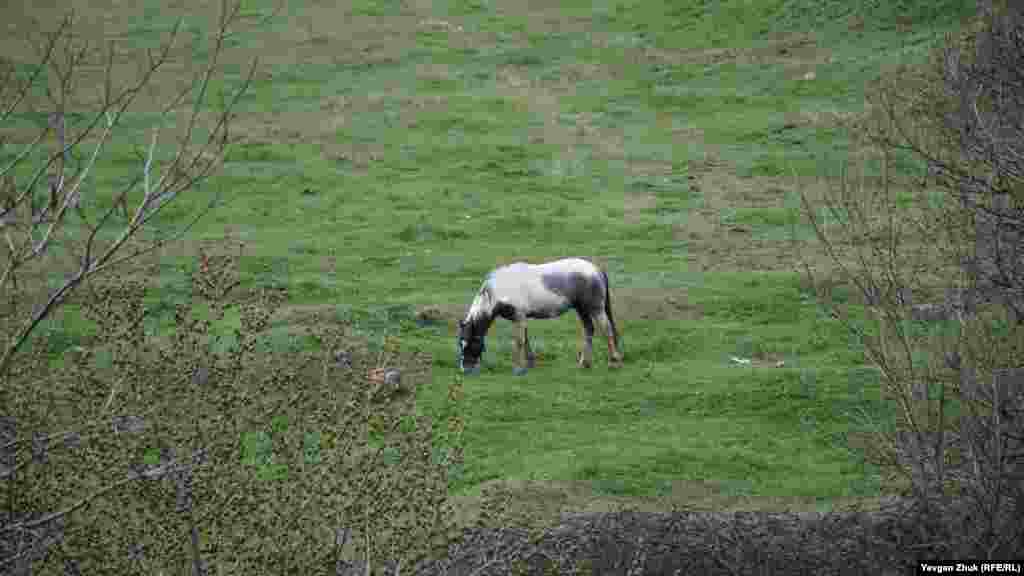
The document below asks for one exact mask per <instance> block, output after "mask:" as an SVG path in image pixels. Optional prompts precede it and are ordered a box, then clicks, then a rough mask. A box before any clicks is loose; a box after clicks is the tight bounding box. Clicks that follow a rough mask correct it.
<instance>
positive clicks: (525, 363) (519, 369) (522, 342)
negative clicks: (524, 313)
mask: <svg viewBox="0 0 1024 576" xmlns="http://www.w3.org/2000/svg"><path fill="white" fill-rule="evenodd" d="M529 350H530V342H529V340H527V337H526V320H525V319H520V320H517V321H516V362H517V363H518V365H517V366H514V367H513V368H512V373H513V374H515V375H516V376H522V375H523V374H526V370H527V368H529V367H531V366H532V363H531V362H530V361H529V359H528V358H529V356H530V352H529Z"/></svg>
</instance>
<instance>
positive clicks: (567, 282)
mask: <svg viewBox="0 0 1024 576" xmlns="http://www.w3.org/2000/svg"><path fill="white" fill-rule="evenodd" d="M540 281H541V283H543V284H544V287H545V288H547V289H548V290H550V291H552V292H554V293H556V294H560V295H562V296H563V297H564V298H565V299H566V300H568V301H569V306H570V307H571V308H575V309H576V311H577V312H579V313H580V315H581V316H587V317H589V316H591V315H592V314H593V313H594V312H595V311H596V310H600V309H601V305H602V304H603V302H602V300H604V299H605V289H604V286H603V285H602V283H601V279H599V278H595V277H593V276H588V275H586V274H581V273H579V272H573V273H571V274H543V275H541V277H540Z"/></svg>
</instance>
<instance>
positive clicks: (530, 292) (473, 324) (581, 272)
mask: <svg viewBox="0 0 1024 576" xmlns="http://www.w3.org/2000/svg"><path fill="white" fill-rule="evenodd" d="M570 308H572V309H575V310H576V313H577V314H578V315H579V317H580V323H581V324H582V327H583V342H582V345H583V349H582V350H581V351H580V352H579V353H578V354H577V362H578V363H579V365H580V366H581V367H584V368H589V367H590V364H591V356H592V353H593V340H594V322H595V321H596V322H597V323H598V324H599V325H600V326H601V330H602V331H603V332H604V333H605V334H606V335H607V337H608V362H609V364H610V365H611V366H613V367H614V366H618V365H620V364H621V363H622V351H621V348H620V345H619V332H618V330H617V329H616V328H615V321H614V320H613V319H612V305H611V295H610V293H609V290H608V275H607V274H605V273H604V271H603V270H601V269H600V268H598V267H597V266H595V265H594V264H593V263H592V262H590V261H588V260H584V259H582V258H566V259H564V260H556V261H554V262H546V263H544V264H527V263H525V262H516V263H514V264H509V265H508V266H503V267H501V268H498V269H497V270H494V271H493V272H491V273H490V274H488V275H487V279H486V280H484V283H483V286H481V287H480V291H479V292H478V293H477V295H476V297H475V298H474V299H473V303H472V304H471V305H470V307H469V311H468V312H467V313H466V317H465V319H463V320H460V321H459V339H458V351H459V368H461V369H462V371H463V372H465V373H475V372H479V370H480V357H481V356H482V355H483V353H484V349H485V347H484V337H485V336H486V335H487V330H488V329H489V328H490V327H491V323H492V322H494V319H495V318H497V317H498V316H500V317H502V318H504V319H506V320H511V321H513V322H515V323H516V324H517V327H518V330H517V332H516V356H517V358H516V361H517V362H518V365H517V366H516V367H515V368H514V369H513V371H512V372H513V374H516V375H521V374H525V373H526V370H527V368H532V367H533V364H534V355H533V351H532V350H530V340H529V338H528V337H527V334H526V319H527V318H557V317H558V316H561V315H562V314H563V313H565V311H566V310H569V309H570Z"/></svg>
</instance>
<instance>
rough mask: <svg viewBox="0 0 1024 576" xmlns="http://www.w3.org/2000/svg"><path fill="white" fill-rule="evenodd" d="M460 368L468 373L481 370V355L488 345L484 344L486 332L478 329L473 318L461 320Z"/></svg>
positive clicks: (459, 342) (459, 339)
mask: <svg viewBox="0 0 1024 576" xmlns="http://www.w3.org/2000/svg"><path fill="white" fill-rule="evenodd" d="M457 345H458V351H459V368H461V369H462V371H463V372H464V373H466V374H476V373H478V372H480V357H481V356H483V354H484V350H486V349H487V347H486V346H485V345H484V334H483V332H482V331H480V330H478V329H477V325H476V323H475V322H473V321H472V320H470V321H466V320H459V336H458V341H457Z"/></svg>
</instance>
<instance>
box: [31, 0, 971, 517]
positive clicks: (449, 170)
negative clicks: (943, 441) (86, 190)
mask: <svg viewBox="0 0 1024 576" xmlns="http://www.w3.org/2000/svg"><path fill="white" fill-rule="evenodd" d="M257 4H259V2H256V3H254V4H253V6H252V7H249V8H251V9H253V10H257V9H258V8H259V7H258V6H257ZM876 4H878V3H869V2H863V3H857V2H839V1H834V2H824V3H823V2H812V1H810V0H776V1H774V2H772V1H766V2H758V3H751V2H742V1H738V0H736V1H731V2H701V1H697V0H691V1H688V2H686V1H673V2H636V1H634V2H610V1H608V2H599V3H596V4H595V3H592V2H569V3H547V4H546V5H545V4H536V6H535V7H534V8H527V7H525V6H526V3H515V2H496V1H450V2H446V3H444V2H443V3H435V4H434V11H433V13H431V12H430V11H429V9H424V8H416V7H414V5H412V4H410V3H404V2H398V1H384V0H375V1H368V0H364V1H360V2H355V3H354V4H352V8H351V9H350V11H349V12H345V11H344V10H343V9H335V8H329V7H322V6H320V7H317V6H310V7H309V9H308V11H307V10H304V9H303V8H301V7H296V6H294V5H290V6H291V7H290V9H289V14H290V16H289V17H280V18H277V19H275V20H273V21H272V22H271V23H270V25H269V29H268V30H265V31H264V33H263V34H262V35H261V36H260V38H261V41H260V43H254V44H248V45H249V46H263V47H264V48H263V52H264V54H262V56H265V61H266V72H267V73H264V74H260V75H259V76H258V77H257V80H256V82H255V84H254V86H253V87H252V90H251V92H250V93H249V94H248V95H247V96H246V98H244V99H243V100H242V108H241V110H240V111H239V112H240V114H239V126H238V132H237V133H238V134H240V135H243V136H245V137H246V138H247V140H246V141H245V142H244V143H242V144H240V145H238V146H236V147H235V148H234V149H233V150H232V151H231V153H230V154H229V155H228V157H227V162H226V164H225V166H224V170H223V172H222V173H221V174H219V175H218V176H217V177H216V178H215V179H214V180H213V181H211V182H209V183H208V184H206V185H205V189H206V190H219V191H220V192H221V193H222V194H223V195H224V196H225V198H227V200H228V201H227V203H226V204H225V205H223V206H221V207H220V208H218V210H217V212H216V213H215V214H214V215H213V216H211V217H210V218H207V219H205V220H203V221H202V222H201V223H200V224H199V226H198V227H197V228H196V229H195V231H194V235H193V239H203V238H214V237H217V236H218V235H220V234H222V233H223V232H224V229H225V227H226V226H228V225H230V226H231V228H232V229H233V230H234V232H235V233H236V234H237V235H238V236H240V237H242V238H244V239H245V241H246V242H247V248H246V254H247V258H246V259H245V260H244V261H243V273H244V277H245V279H246V281H248V282H251V283H257V284H260V283H264V284H284V285H287V286H288V288H289V289H290V291H291V301H290V304H291V305H299V304H320V305H328V306H334V307H336V309H337V311H338V315H339V317H344V318H347V319H350V320H352V321H354V322H356V323H357V325H358V326H360V328H361V330H363V331H364V333H365V334H367V335H374V336H376V335H380V334H381V333H383V332H384V331H389V332H392V333H394V332H397V333H399V334H401V335H402V337H403V338H404V339H405V340H406V341H407V342H410V343H411V344H412V345H415V346H419V347H422V348H424V349H426V350H428V351H430V352H432V353H433V354H434V356H435V360H434V366H433V372H432V375H431V379H432V381H431V383H430V384H429V385H428V386H426V387H425V389H424V390H425V392H424V394H423V396H422V398H421V409H422V410H424V411H425V412H428V413H429V412H431V411H434V410H436V409H437V408H438V407H439V406H440V404H441V402H442V401H443V399H444V394H445V385H446V383H447V382H448V381H449V379H450V378H451V377H452V374H453V371H454V369H455V359H454V332H453V328H452V326H453V325H454V322H455V321H456V319H457V316H458V315H459V314H460V313H461V311H462V310H463V309H464V307H465V306H466V305H468V303H469V301H470V300H471V298H472V296H473V294H474V291H475V290H476V289H477V288H478V286H479V284H480V282H481V281H482V278H483V277H484V275H485V274H486V273H487V272H488V271H489V270H491V269H492V268H494V267H495V266H496V265H499V264H502V263H508V262H511V261H514V260H531V261H541V260H547V259H554V258H558V257H562V256H569V255H582V256H590V257H594V258H597V259H598V260H599V261H601V262H603V263H605V264H606V266H607V268H608V270H609V274H610V276H611V282H612V294H613V298H614V301H613V306H614V308H615V313H616V316H617V320H618V322H619V324H620V326H621V328H622V331H623V339H624V343H625V352H626V364H625V367H624V368H623V369H621V370H619V371H614V372H609V371H608V370H607V369H606V368H605V367H604V365H603V358H604V357H603V354H602V347H601V346H595V348H597V349H598V352H597V356H598V357H597V365H596V367H595V368H594V369H593V370H590V371H580V370H578V369H576V368H575V366H574V357H575V350H576V345H577V341H576V339H577V337H578V336H577V334H578V326H577V324H576V319H575V318H574V317H571V316H565V317H563V318H561V319H558V320H552V321H546V322H534V323H532V324H531V325H530V329H531V334H532V337H533V340H534V343H535V347H536V348H537V350H538V351H539V352H540V353H541V355H542V360H541V362H540V364H539V366H538V367H537V368H536V369H534V370H532V371H531V372H530V373H529V374H528V375H527V376H526V377H522V378H515V377H513V376H512V375H511V368H512V364H511V362H512V333H511V328H510V327H509V326H508V325H507V324H506V323H503V322H498V323H497V324H496V326H495V328H494V330H493V332H492V334H491V336H490V338H489V350H488V353H487V355H486V356H485V367H484V371H483V374H482V375H481V376H480V377H478V378H474V379H471V380H468V381H467V384H466V398H467V407H468V414H467V416H466V426H467V435H468V448H467V452H466V470H465V474H464V475H463V477H462V479H461V484H460V485H459V486H457V487H456V489H457V490H459V491H471V490H472V489H473V488H474V486H476V485H477V484H478V483H480V482H483V481H485V480H489V479H495V478H498V479H504V478H515V479H532V480H542V481H572V482H579V483H583V484H585V485H589V486H591V487H592V489H593V490H594V491H595V493H596V494H614V495H621V496H629V497H638V498H640V497H650V496H655V495H658V494H660V493H662V492H664V490H665V486H668V485H670V484H671V483H673V482H680V481H681V482H692V483H700V484H702V485H705V486H710V487H711V488H712V490H713V492H715V493H717V494H721V495H722V497H723V498H726V497H734V496H737V495H740V496H744V497H750V498H759V497H764V498H788V497H793V498H816V499H824V500H829V499H838V498H846V497H854V496H870V495H873V494H877V493H878V490H879V489H880V486H879V481H878V475H877V471H876V470H874V469H872V468H871V467H870V466H867V465H866V464H864V463H863V462H862V461H861V460H859V459H858V458H857V457H856V455H853V454H851V452H850V450H849V449H848V447H847V446H846V443H845V440H844V433H845V432H846V431H849V430H851V429H855V428H856V426H858V424H857V421H856V420H855V418H854V417H853V415H854V414H855V413H858V412H859V411H866V412H868V413H871V414H876V415H880V414H884V413H885V408H884V407H883V406H880V405H879V404H878V402H877V390H878V382H877V379H876V378H874V377H872V376H871V374H872V373H871V372H870V371H865V369H864V368H863V367H862V364H863V363H864V360H863V357H862V355H861V351H860V349H859V348H858V345H857V343H856V342H855V341H854V340H852V339H851V338H850V337H849V335H848V334H847V332H846V331H845V330H844V329H843V328H842V326H840V325H838V324H837V323H835V322H834V321H832V320H830V319H828V318H827V317H826V316H824V315H823V314H822V313H821V312H820V311H819V309H818V307H817V305H816V304H815V303H814V302H813V300H812V299H811V298H810V297H809V296H808V294H806V293H805V292H803V291H801V289H800V281H799V277H798V275H797V273H796V272H795V266H796V259H795V256H793V255H789V254H788V248H787V242H788V241H789V238H790V226H791V224H792V222H793V219H794V218H795V213H794V210H795V206H796V204H795V203H794V201H793V198H794V196H793V195H794V193H795V190H796V189H795V188H793V185H792V182H790V181H789V180H790V179H789V176H790V175H791V174H793V173H794V172H795V173H798V174H800V175H801V176H808V177H814V176H822V177H825V176H832V175H835V174H836V173H837V172H838V168H837V167H838V162H839V161H840V160H841V159H842V156H843V155H844V154H845V150H846V149H847V147H848V144H849V143H848V142H847V141H846V140H845V136H843V134H842V133H840V132H839V131H837V130H834V129H832V128H831V127H830V125H829V123H828V121H827V120H828V115H829V114H836V113H842V112H856V111H857V110H858V108H859V106H860V102H862V98H863V92H862V90H863V87H864V86H865V84H866V82H867V81H868V80H869V79H870V78H872V77H873V76H874V75H875V74H877V71H878V69H879V66H881V65H883V64H888V63H894V62H897V61H901V60H902V61H906V60H908V59H912V58H919V57H922V56H923V55H924V53H925V52H924V51H925V48H926V47H927V42H928V41H930V39H932V38H936V37H938V36H939V35H940V34H941V32H943V31H945V30H948V29H951V27H952V26H954V25H955V23H956V22H957V21H958V18H959V17H961V16H963V15H967V14H969V13H970V12H971V9H970V8H969V7H973V5H974V3H973V2H944V3H940V4H941V6H940V5H937V4H936V3H935V2H903V3H901V6H902V8H901V9H899V10H897V9H896V8H892V9H888V8H885V9H883V8H878V7H875V5H876ZM148 6H150V8H152V10H146V11H145V16H144V17H143V18H141V19H137V20H133V21H131V22H125V23H124V25H125V26H126V27H128V28H129V30H130V32H131V33H132V34H136V35H142V36H145V35H146V34H148V33H149V32H148V31H150V30H163V29H166V28H167V26H168V25H169V21H168V20H167V19H166V18H167V17H166V16H163V15H162V13H161V11H160V10H157V9H156V8H157V5H156V4H153V3H149V4H148ZM247 6H248V5H247ZM267 7H269V4H268V6H267ZM896 14H909V15H910V16H911V17H912V18H913V20H914V24H913V26H912V28H911V32H912V33H907V32H906V31H898V30H896V29H895V28H893V27H892V26H890V25H889V24H887V21H886V20H885V19H886V18H890V17H893V16H894V15H896ZM857 16H860V17H861V18H863V19H864V21H865V25H864V26H863V27H860V28H856V29H852V28H851V25H850V19H851V18H854V17H857ZM428 21H435V22H447V23H448V24H449V25H450V26H451V27H445V26H444V25H442V24H437V25H429V24H424V22H428ZM202 25H203V23H202V22H201V21H200V20H199V19H196V18H193V19H192V20H190V26H192V27H196V26H202ZM455 26H458V27H461V28H460V29H456V28H454V27H455ZM292 53H294V54H296V56H294V57H289V56H284V55H286V54H292ZM240 70H241V68H239V67H237V66H236V67H235V72H232V73H229V75H228V76H227V78H225V80H224V85H226V86H230V85H232V84H233V83H236V82H237V81H238V74H240ZM808 72H813V73H814V74H815V78H814V79H813V80H807V79H804V76H805V75H806V74H807V73H808ZM130 126H136V125H135V124H130ZM140 141H141V142H145V139H144V138H142V139H141V140H140ZM131 158H132V156H131V151H130V149H129V148H127V147H123V148H115V149H114V150H113V151H112V152H111V156H110V159H111V162H110V163H109V164H106V165H104V167H103V168H102V169H101V171H100V172H98V173H97V175H96V179H97V187H98V189H102V188H103V185H104V184H107V183H110V182H114V181H116V180H117V179H118V178H123V177H124V168H125V165H124V162H129V163H130V162H131ZM98 201H99V203H100V205H102V203H103V202H104V201H105V200H104V199H103V198H102V196H101V197H100V199H99V200H98ZM198 206H199V204H193V205H189V204H188V203H187V202H184V203H182V205H181V206H180V210H179V212H175V213H173V214H171V215H170V216H172V217H174V218H184V217H185V215H186V214H187V213H189V211H190V209H196V208H198ZM702 223H703V224H702ZM735 226H743V227H745V228H746V229H747V230H748V233H749V236H746V238H750V239H752V240H757V242H752V243H750V244H745V243H744V242H742V241H735V240H729V241H724V240H723V239H722V237H721V236H719V234H725V232H724V231H725V230H726V229H727V228H728V227H735ZM796 231H797V234H798V238H801V239H809V238H810V237H811V236H812V235H811V234H810V232H809V229H807V228H804V227H802V226H798V227H797V230H796ZM780 253H782V254H783V255H782V256H779V254H780ZM701 256H704V257H706V258H707V260H708V261H710V262H712V263H713V264H714V265H713V266H709V267H708V268H707V269H704V268H703V267H702V265H701V264H700V263H699V261H698V260H694V258H697V257H701ZM762 257H763V259H764V260H763V261H764V262H766V264H765V267H766V268H767V269H764V270H760V271H752V269H751V268H750V266H748V265H745V264H743V262H744V260H743V259H744V258H747V259H754V260H759V259H761V258H762ZM329 258H330V259H333V261H334V263H335V264H334V269H333V271H328V270H330V268H329V267H328V266H327V265H326V262H327V260H328V259H329ZM165 270H166V273H165V275H163V276H161V277H160V278H158V279H157V282H158V284H159V285H160V286H162V290H164V291H165V292H166V293H167V295H168V296H171V297H180V294H181V290H182V289H183V279H182V278H181V276H180V274H181V272H180V267H176V266H173V265H171V266H167V267H166V268H165ZM671 301H678V302H682V303H683V304H682V305H680V306H675V305H672V304H670V302H671ZM428 305H438V306H441V307H442V308H443V309H444V310H446V311H447V312H448V317H447V318H446V319H447V321H448V324H447V325H446V326H445V325H427V326H420V325H419V324H417V323H416V322H414V321H413V318H412V317H413V311H414V309H415V307H418V306H428ZM73 342H74V337H73V336H72V335H62V336H57V337H55V339H53V340H51V342H50V345H51V346H53V347H55V348H60V347H62V346H68V345H71V344H70V343H73ZM733 356H737V357H741V358H761V359H763V361H757V362H755V363H754V364H752V365H748V366H743V365H737V364H735V363H734V362H733V361H732V360H731V357H733ZM777 360H782V361H784V362H785V365H784V366H782V367H775V365H774V362H775V361H777Z"/></svg>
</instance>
